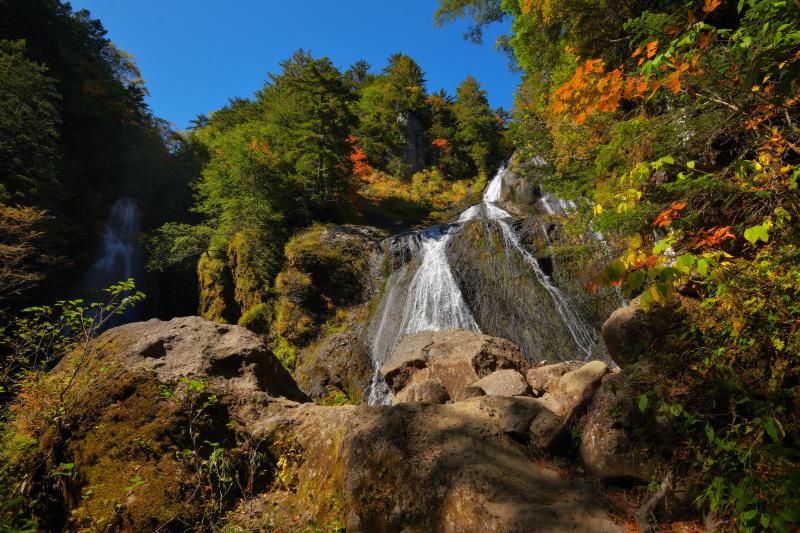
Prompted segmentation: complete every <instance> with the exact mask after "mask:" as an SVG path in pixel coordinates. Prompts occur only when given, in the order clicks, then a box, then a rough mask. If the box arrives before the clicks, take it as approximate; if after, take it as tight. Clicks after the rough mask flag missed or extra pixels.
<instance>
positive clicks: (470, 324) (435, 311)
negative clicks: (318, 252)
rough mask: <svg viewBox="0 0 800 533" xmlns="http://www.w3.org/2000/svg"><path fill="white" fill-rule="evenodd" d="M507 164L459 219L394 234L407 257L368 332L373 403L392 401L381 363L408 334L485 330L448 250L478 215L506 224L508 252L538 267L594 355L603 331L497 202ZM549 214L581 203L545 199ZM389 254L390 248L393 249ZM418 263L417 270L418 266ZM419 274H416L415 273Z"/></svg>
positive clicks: (575, 334) (566, 320)
mask: <svg viewBox="0 0 800 533" xmlns="http://www.w3.org/2000/svg"><path fill="white" fill-rule="evenodd" d="M506 171H507V170H506V168H505V166H503V167H501V168H500V169H499V170H498V171H497V174H496V175H495V176H494V178H493V179H492V180H491V181H490V182H489V184H488V185H487V186H486V189H485V190H484V193H483V201H482V202H481V203H480V204H477V205H474V206H472V207H470V208H469V209H467V210H465V211H464V212H463V213H461V216H460V217H459V218H458V220H457V223H456V224H451V225H441V226H433V227H431V228H428V229H426V230H419V231H413V232H409V233H407V234H404V235H401V236H397V237H395V238H393V239H390V240H389V242H388V244H387V247H388V248H390V249H391V250H393V252H394V255H396V256H399V257H401V258H402V259H403V264H402V266H400V267H399V268H397V269H396V270H394V272H393V273H392V274H391V275H390V276H389V279H388V280H387V285H386V287H387V291H386V292H385V296H384V298H383V299H382V301H381V302H380V304H379V308H378V310H377V311H376V314H375V315H374V317H373V320H372V323H371V324H370V327H369V331H368V336H369V338H370V339H371V341H370V354H371V357H372V362H373V368H374V374H373V378H372V384H371V385H370V392H369V397H368V403H369V404H370V405H379V404H387V403H389V401H390V399H391V394H390V392H389V389H388V387H387V385H386V383H385V382H384V381H383V379H382V378H381V375H380V372H379V370H380V367H381V365H383V363H384V362H385V361H386V359H387V358H388V357H389V355H390V354H391V352H392V350H394V348H395V347H396V346H397V344H398V343H399V342H400V339H401V338H402V337H403V336H404V335H406V334H408V333H414V332H418V331H441V330H448V329H461V330H470V331H477V332H479V331H480V327H479V326H478V323H477V322H476V320H475V318H474V317H473V313H472V312H471V311H470V309H469V307H468V305H467V303H466V301H465V299H464V296H463V295H462V293H461V290H460V288H459V286H458V283H457V282H456V280H455V278H454V276H453V272H452V270H451V268H450V264H449V262H448V259H447V255H446V248H447V243H448V242H449V241H450V239H452V238H458V232H457V231H455V230H457V229H458V227H459V226H460V225H461V224H463V223H465V222H468V221H470V220H472V219H476V218H483V219H485V220H490V221H494V222H495V223H496V224H497V226H498V227H499V228H500V232H501V236H502V242H503V248H504V250H505V253H506V255H507V256H510V255H511V254H518V256H519V257H521V258H522V260H523V264H525V265H527V267H528V268H530V269H531V271H533V274H534V276H535V278H536V280H537V281H538V283H539V284H540V285H541V286H542V287H543V288H544V289H545V290H546V291H547V293H548V294H549V296H550V298H551V299H552V301H553V304H554V307H555V310H556V312H557V314H558V316H559V318H560V320H561V322H562V323H563V325H564V328H565V329H566V331H567V332H568V334H569V337H566V338H571V339H572V341H573V342H574V344H575V346H576V347H577V348H578V349H579V350H580V351H581V352H583V354H584V356H585V358H586V359H588V358H589V357H590V356H591V355H592V353H593V350H594V348H595V346H596V344H597V340H596V339H597V332H596V330H595V328H593V327H592V326H591V325H590V324H589V323H588V322H587V321H586V320H584V319H583V318H582V317H581V316H580V314H579V313H577V312H576V311H575V310H574V309H573V307H572V305H571V304H570V302H569V300H568V299H567V297H566V296H565V295H564V294H563V293H562V292H561V291H560V290H559V289H558V287H556V286H555V284H554V283H553V281H552V280H551V279H550V277H549V276H548V275H547V274H546V273H545V272H544V271H543V270H542V268H541V267H540V265H539V263H538V261H537V260H536V258H535V257H534V256H533V255H531V253H530V252H528V251H527V250H526V249H525V247H524V246H523V244H522V242H521V241H520V238H519V236H518V235H517V234H516V232H515V231H514V229H513V228H512V226H511V224H510V223H509V222H508V219H510V218H512V216H511V214H510V213H508V212H507V211H506V210H505V209H503V208H501V207H499V206H498V205H496V203H497V202H498V201H499V200H500V197H501V194H502V188H503V177H504V175H505V174H506ZM540 201H541V202H542V205H543V207H544V209H545V210H546V211H547V212H548V213H552V214H556V213H557V212H564V211H566V210H568V209H573V208H574V207H575V204H573V203H571V202H568V201H563V200H558V199H554V198H552V197H547V198H544V197H543V198H542V199H541V200H540ZM387 253H389V252H387ZM415 264H416V269H415V268H414V266H415ZM412 273H413V275H412Z"/></svg>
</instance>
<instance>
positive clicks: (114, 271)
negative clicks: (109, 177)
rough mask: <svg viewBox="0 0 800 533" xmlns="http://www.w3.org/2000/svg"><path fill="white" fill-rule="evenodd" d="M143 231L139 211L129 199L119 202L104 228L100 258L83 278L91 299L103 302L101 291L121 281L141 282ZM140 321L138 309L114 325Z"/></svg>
mask: <svg viewBox="0 0 800 533" xmlns="http://www.w3.org/2000/svg"><path fill="white" fill-rule="evenodd" d="M139 229H140V216H139V208H138V206H137V205H136V203H135V202H134V201H133V200H131V199H130V198H126V197H122V198H119V199H118V200H117V201H116V202H114V205H112V206H111V210H110V211H109V214H108V221H107V222H106V225H105V227H104V228H103V242H102V247H101V250H100V256H99V257H98V259H97V260H96V261H95V262H94V264H92V266H91V267H90V268H89V270H88V271H87V273H86V276H85V277H84V282H83V286H84V290H85V291H86V292H87V293H88V295H89V296H91V297H95V298H102V290H103V289H105V288H106V287H108V286H109V285H112V284H114V283H118V282H120V281H125V280H128V279H130V278H134V280H135V281H136V282H139V283H140V282H141V277H142V275H143V272H142V270H143V269H142V254H141V251H140V249H139V247H138V246H137V243H136V236H137V234H138V232H139ZM138 317H139V311H138V309H136V308H133V309H130V310H129V311H128V312H127V313H126V314H125V315H124V316H121V317H118V318H115V320H114V321H113V322H114V323H115V324H120V323H124V322H130V321H132V320H136V319H137V318H138Z"/></svg>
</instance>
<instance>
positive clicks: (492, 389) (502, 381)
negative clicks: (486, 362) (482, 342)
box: [472, 368, 530, 396]
mask: <svg viewBox="0 0 800 533" xmlns="http://www.w3.org/2000/svg"><path fill="white" fill-rule="evenodd" d="M472 386H473V387H478V388H479V389H481V390H483V392H485V393H486V394H487V395H489V396H523V395H525V394H527V393H528V392H530V389H529V387H528V383H527V382H526V381H525V378H524V377H523V376H522V374H520V373H519V372H517V371H516V370H513V369H511V368H506V369H503V370H495V371H494V372H492V373H491V374H489V375H488V376H484V377H482V378H481V379H479V380H478V381H476V382H475V383H473V384H472Z"/></svg>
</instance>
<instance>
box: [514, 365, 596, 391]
mask: <svg viewBox="0 0 800 533" xmlns="http://www.w3.org/2000/svg"><path fill="white" fill-rule="evenodd" d="M584 364H585V363H584V362H583V361H563V362H561V363H554V364H550V365H547V364H546V365H540V366H536V367H533V368H531V369H530V370H528V374H527V376H526V378H527V381H528V384H529V385H530V386H531V388H532V389H533V394H534V396H541V395H542V394H544V393H545V392H552V391H553V390H554V389H555V387H556V385H558V381H559V380H560V379H561V376H563V375H564V374H566V373H567V372H572V371H574V370H578V369H579V368H580V367H582V366H583V365H584Z"/></svg>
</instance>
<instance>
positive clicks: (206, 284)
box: [197, 254, 239, 324]
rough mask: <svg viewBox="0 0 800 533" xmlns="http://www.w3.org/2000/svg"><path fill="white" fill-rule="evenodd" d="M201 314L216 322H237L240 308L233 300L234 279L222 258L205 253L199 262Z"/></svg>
mask: <svg viewBox="0 0 800 533" xmlns="http://www.w3.org/2000/svg"><path fill="white" fill-rule="evenodd" d="M197 280H198V284H199V286H200V287H199V289H200V306H199V313H200V316H202V317H203V318H205V319H206V320H213V321H215V322H222V323H226V324H227V323H231V322H234V323H235V322H236V318H237V316H238V314H239V313H238V309H237V307H236V303H235V302H234V300H233V281H232V280H231V277H230V272H229V271H228V267H227V265H226V264H225V262H224V261H223V260H222V259H219V258H216V257H213V256H212V255H211V254H203V256H202V257H201V258H200V261H198V263H197Z"/></svg>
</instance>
